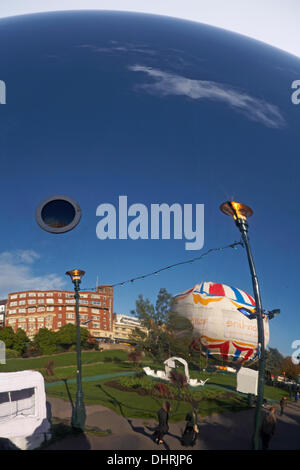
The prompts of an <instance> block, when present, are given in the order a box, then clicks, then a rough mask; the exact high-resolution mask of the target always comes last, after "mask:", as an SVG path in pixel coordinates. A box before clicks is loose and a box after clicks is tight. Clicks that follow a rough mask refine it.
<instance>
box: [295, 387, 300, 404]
mask: <svg viewBox="0 0 300 470" xmlns="http://www.w3.org/2000/svg"><path fill="white" fill-rule="evenodd" d="M298 398H299V392H298V390H296V392H295V402H296V403H297V402H298Z"/></svg>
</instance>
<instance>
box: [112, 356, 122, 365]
mask: <svg viewBox="0 0 300 470" xmlns="http://www.w3.org/2000/svg"><path fill="white" fill-rule="evenodd" d="M112 360H113V362H117V363H120V362H122V359H120V358H119V357H117V356H114V357H113V359H112Z"/></svg>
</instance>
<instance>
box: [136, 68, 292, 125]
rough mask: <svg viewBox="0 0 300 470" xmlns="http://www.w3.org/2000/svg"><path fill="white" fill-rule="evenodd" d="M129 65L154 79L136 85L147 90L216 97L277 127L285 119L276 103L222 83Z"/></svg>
mask: <svg viewBox="0 0 300 470" xmlns="http://www.w3.org/2000/svg"><path fill="white" fill-rule="evenodd" d="M129 69H130V70H131V71H133V72H144V73H146V74H147V75H148V76H150V77H152V78H153V79H154V83H145V84H143V85H139V86H138V87H139V88H140V89H143V90H145V91H147V92H149V93H155V94H158V95H161V96H166V95H177V96H186V97H188V98H191V99H193V100H203V99H206V100H211V101H216V102H220V103H224V104H227V105H229V106H231V107H232V108H233V109H234V110H235V111H237V112H239V113H242V114H243V115H244V116H246V117H247V118H248V119H250V120H252V121H257V122H260V123H261V124H264V125H265V126H267V127H273V128H281V127H283V126H284V125H285V120H284V118H283V116H282V115H281V113H280V111H279V108H278V107H277V106H275V105H273V104H271V103H268V102H267V101H264V100H262V99H259V98H255V97H253V96H250V95H249V94H247V93H245V92H243V91H240V90H237V89H234V88H232V87H230V86H228V85H226V84H223V83H217V82H213V81H208V80H195V79H190V78H186V77H183V76H180V75H175V74H172V73H167V72H163V71H162V70H158V69H153V68H151V67H145V66H143V65H133V66H129Z"/></svg>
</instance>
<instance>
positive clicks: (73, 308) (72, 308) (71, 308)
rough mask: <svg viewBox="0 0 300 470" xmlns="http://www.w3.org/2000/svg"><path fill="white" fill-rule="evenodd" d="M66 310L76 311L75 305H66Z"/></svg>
mask: <svg viewBox="0 0 300 470" xmlns="http://www.w3.org/2000/svg"><path fill="white" fill-rule="evenodd" d="M66 310H72V312H74V310H75V307H69V306H68V307H66Z"/></svg>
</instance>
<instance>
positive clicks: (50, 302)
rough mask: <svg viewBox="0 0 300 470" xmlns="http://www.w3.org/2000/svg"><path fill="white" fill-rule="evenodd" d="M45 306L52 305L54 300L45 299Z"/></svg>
mask: <svg viewBox="0 0 300 470" xmlns="http://www.w3.org/2000/svg"><path fill="white" fill-rule="evenodd" d="M46 302H47V304H54V299H46Z"/></svg>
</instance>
